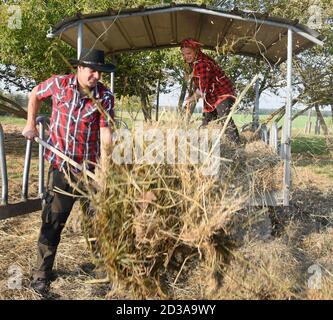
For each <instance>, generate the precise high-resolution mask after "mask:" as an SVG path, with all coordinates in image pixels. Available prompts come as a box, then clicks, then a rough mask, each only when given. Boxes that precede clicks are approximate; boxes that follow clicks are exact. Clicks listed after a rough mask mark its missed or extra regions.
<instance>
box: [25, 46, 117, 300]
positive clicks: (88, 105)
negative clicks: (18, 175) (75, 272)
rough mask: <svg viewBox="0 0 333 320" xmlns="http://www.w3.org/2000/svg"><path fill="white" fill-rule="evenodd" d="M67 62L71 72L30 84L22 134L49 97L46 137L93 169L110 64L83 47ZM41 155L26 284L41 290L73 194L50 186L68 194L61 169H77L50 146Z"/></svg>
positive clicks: (109, 114) (101, 146) (104, 148)
mask: <svg viewBox="0 0 333 320" xmlns="http://www.w3.org/2000/svg"><path fill="white" fill-rule="evenodd" d="M72 64H73V65H74V66H77V73H76V74H70V75H64V76H52V77H51V78H49V79H47V80H46V81H44V82H42V83H40V84H39V85H37V86H36V87H35V88H34V89H33V90H32V92H31V95H30V98H29V103H28V120H27V124H26V126H25V128H24V130H23V132H22V134H23V135H24V136H25V137H26V138H27V139H33V138H34V137H35V136H38V131H37V128H36V116H37V114H38V111H39V109H40V105H41V102H42V101H43V100H44V99H46V98H48V97H51V98H52V115H51V119H50V134H49V138H48V141H47V142H48V143H49V144H50V145H51V146H53V147H55V148H56V149H58V150H59V151H61V152H62V153H63V154H64V155H66V156H68V157H69V158H71V159H73V160H74V161H76V162H77V163H79V164H81V165H83V164H85V165H86V168H88V169H90V170H94V165H93V163H96V162H97V160H98V158H99V157H100V156H101V160H102V161H103V159H106V153H107V152H108V149H109V148H110V146H111V142H112V139H111V137H112V132H111V128H110V126H109V123H108V120H109V119H106V118H113V102H114V100H113V95H112V93H111V91H110V90H109V89H108V88H106V87H105V86H104V85H103V84H102V83H101V82H99V80H100V78H101V72H112V71H113V70H114V65H111V64H105V63H104V52H103V51H100V50H94V49H83V51H82V54H81V58H80V60H79V61H76V60H75V61H72ZM91 96H92V97H93V99H92V98H91ZM97 103H99V105H100V106H101V107H102V108H103V109H104V111H105V112H103V113H104V114H101V113H100V112H99V110H98V109H97V106H96V104H97ZM44 156H45V159H46V160H47V161H48V162H50V168H49V173H48V182H47V190H46V194H45V197H44V204H43V210H42V226H41V231H40V235H39V239H38V254H37V266H36V269H35V271H34V273H33V281H32V287H33V288H34V289H35V290H36V291H37V292H39V293H42V294H44V293H46V292H47V291H48V289H49V285H50V280H51V275H52V268H53V264H54V260H55V256H56V251H57V247H58V244H59V242H60V236H61V232H62V229H63V228H64V226H65V223H66V221H67V218H68V216H69V214H70V212H71V210H72V207H73V205H74V202H75V200H76V198H75V197H72V196H68V195H64V194H62V193H58V192H56V191H55V189H56V188H59V189H61V190H64V191H66V192H67V193H69V194H74V193H75V192H74V190H73V188H72V187H71V185H70V184H69V182H68V180H67V179H66V176H65V172H66V173H68V172H70V176H71V179H73V180H74V181H77V174H79V172H78V170H77V169H75V168H73V167H70V166H68V165H67V163H66V161H64V160H62V159H61V158H60V157H59V156H58V155H56V154H54V153H53V152H51V151H49V150H45V153H44ZM68 169H69V170H68ZM82 205H83V209H84V211H85V213H88V212H89V204H88V203H87V202H85V203H82Z"/></svg>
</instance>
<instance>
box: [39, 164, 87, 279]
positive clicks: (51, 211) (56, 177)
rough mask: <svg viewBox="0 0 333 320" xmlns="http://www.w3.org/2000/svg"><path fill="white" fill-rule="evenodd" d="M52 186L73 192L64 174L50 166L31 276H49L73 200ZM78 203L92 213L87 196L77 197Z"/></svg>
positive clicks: (72, 178) (72, 197)
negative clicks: (84, 197)
mask: <svg viewBox="0 0 333 320" xmlns="http://www.w3.org/2000/svg"><path fill="white" fill-rule="evenodd" d="M71 180H72V181H74V182H76V180H75V178H74V177H71ZM56 187H57V188H59V189H61V190H62V191H65V192H66V193H69V194H73V195H75V194H76V195H77V192H75V191H74V190H73V188H72V187H71V186H70V184H69V182H68V181H67V179H66V177H65V174H64V173H63V172H60V171H59V170H58V169H56V168H54V167H52V166H50V168H49V172H48V179H47V189H46V194H45V198H44V202H43V208H42V226H41V229H40V234H39V238H38V244H37V247H38V252H37V266H36V269H35V270H34V273H33V277H34V278H35V279H36V278H48V277H50V276H51V273H52V268H53V264H54V260H55V256H56V252H57V248H58V244H59V242H60V237H61V232H62V230H63V228H64V226H65V224H66V221H67V219H68V217H69V214H70V212H71V210H72V208H73V205H74V203H75V201H76V199H77V197H74V196H70V195H66V194H62V193H60V192H56V191H55V190H54V189H55V188H56ZM80 204H81V208H82V210H83V211H84V213H85V214H86V215H91V214H93V210H92V209H91V208H90V206H89V202H88V200H87V199H83V200H82V199H81V198H80Z"/></svg>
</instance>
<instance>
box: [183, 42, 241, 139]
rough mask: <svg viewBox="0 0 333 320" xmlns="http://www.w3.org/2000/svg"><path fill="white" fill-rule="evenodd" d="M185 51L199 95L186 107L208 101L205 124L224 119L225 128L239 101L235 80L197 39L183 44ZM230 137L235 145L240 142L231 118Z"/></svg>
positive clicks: (186, 60)
mask: <svg viewBox="0 0 333 320" xmlns="http://www.w3.org/2000/svg"><path fill="white" fill-rule="evenodd" d="M181 52H182V55H183V57H184V60H185V62H186V63H188V64H189V66H190V67H191V69H192V74H191V76H192V79H191V81H192V82H193V84H194V88H195V92H194V93H193V94H192V96H190V97H188V98H187V99H186V104H187V105H189V104H190V103H193V102H195V103H196V102H197V101H198V100H199V99H200V98H202V99H203V102H204V108H203V112H204V119H203V125H204V126H205V125H207V124H208V123H209V122H210V121H213V120H217V119H220V121H221V123H222V125H223V123H224V120H225V119H226V117H227V116H228V114H229V112H230V109H231V107H232V105H233V103H234V102H235V89H234V86H233V83H232V82H231V80H230V79H229V78H228V77H227V76H226V75H225V73H224V72H223V71H222V70H221V68H220V67H219V65H218V64H217V63H216V62H215V61H214V60H213V59H212V58H210V57H208V56H207V55H206V54H204V53H203V52H202V51H201V44H200V43H199V42H198V41H196V40H194V39H185V40H183V41H182V42H181ZM226 134H227V136H228V137H229V138H230V139H231V140H232V141H234V142H236V143H240V138H239V133H238V130H237V127H236V125H235V123H234V121H233V120H232V119H230V121H229V123H228V126H227V131H226Z"/></svg>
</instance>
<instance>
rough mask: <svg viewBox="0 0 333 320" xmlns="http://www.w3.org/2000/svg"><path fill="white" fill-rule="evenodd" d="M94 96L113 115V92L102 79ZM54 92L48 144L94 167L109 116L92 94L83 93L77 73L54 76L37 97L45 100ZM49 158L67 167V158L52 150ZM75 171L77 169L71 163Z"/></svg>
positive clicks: (46, 156) (42, 87) (56, 163)
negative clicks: (106, 115) (99, 106)
mask: <svg viewBox="0 0 333 320" xmlns="http://www.w3.org/2000/svg"><path fill="white" fill-rule="evenodd" d="M92 94H93V97H94V98H95V99H96V101H99V102H100V103H101V105H102V106H103V108H104V109H105V110H106V112H107V113H108V114H109V115H110V116H111V117H112V118H113V115H114V110H113V103H114V100H113V95H112V93H111V91H110V90H109V89H108V88H106V87H105V86H103V85H102V84H101V83H100V82H98V83H97V86H96V87H95V88H94V89H93V92H92ZM50 96H52V105H53V107H52V115H51V119H50V132H49V138H48V141H47V142H48V144H50V145H51V146H54V147H55V148H57V149H58V150H59V151H61V152H62V153H64V154H65V155H66V156H68V157H69V158H71V159H73V160H74V161H76V162H77V163H79V164H83V163H84V162H85V164H86V168H88V169H93V167H94V166H93V164H91V163H90V162H93V163H96V161H97V158H98V157H99V154H100V130H99V129H100V128H101V127H107V126H108V123H107V119H105V118H104V116H103V115H101V114H100V112H99V111H98V109H97V107H96V106H95V105H94V104H93V102H92V100H91V99H90V98H89V97H88V96H86V95H85V96H80V92H79V88H78V83H77V77H76V76H75V75H74V74H70V75H65V76H52V77H51V78H49V79H47V80H46V81H44V82H42V83H40V84H39V85H38V86H37V97H38V99H40V100H44V99H46V98H47V97H50ZM44 156H45V159H46V160H47V161H49V162H50V163H51V164H52V165H53V166H54V167H56V168H58V169H59V170H61V169H63V168H66V167H67V164H66V161H64V160H62V159H61V158H60V157H59V156H57V155H56V154H54V153H53V152H51V151H49V150H47V149H46V150H45V153H44ZM71 171H73V172H77V171H78V170H76V169H75V168H72V167H71Z"/></svg>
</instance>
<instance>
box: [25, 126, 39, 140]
mask: <svg viewBox="0 0 333 320" xmlns="http://www.w3.org/2000/svg"><path fill="white" fill-rule="evenodd" d="M22 135H23V136H24V137H25V138H27V139H29V140H33V139H34V137H38V136H39V132H38V130H37V128H36V126H31V125H28V124H27V125H26V126H25V127H24V129H23V131H22Z"/></svg>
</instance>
